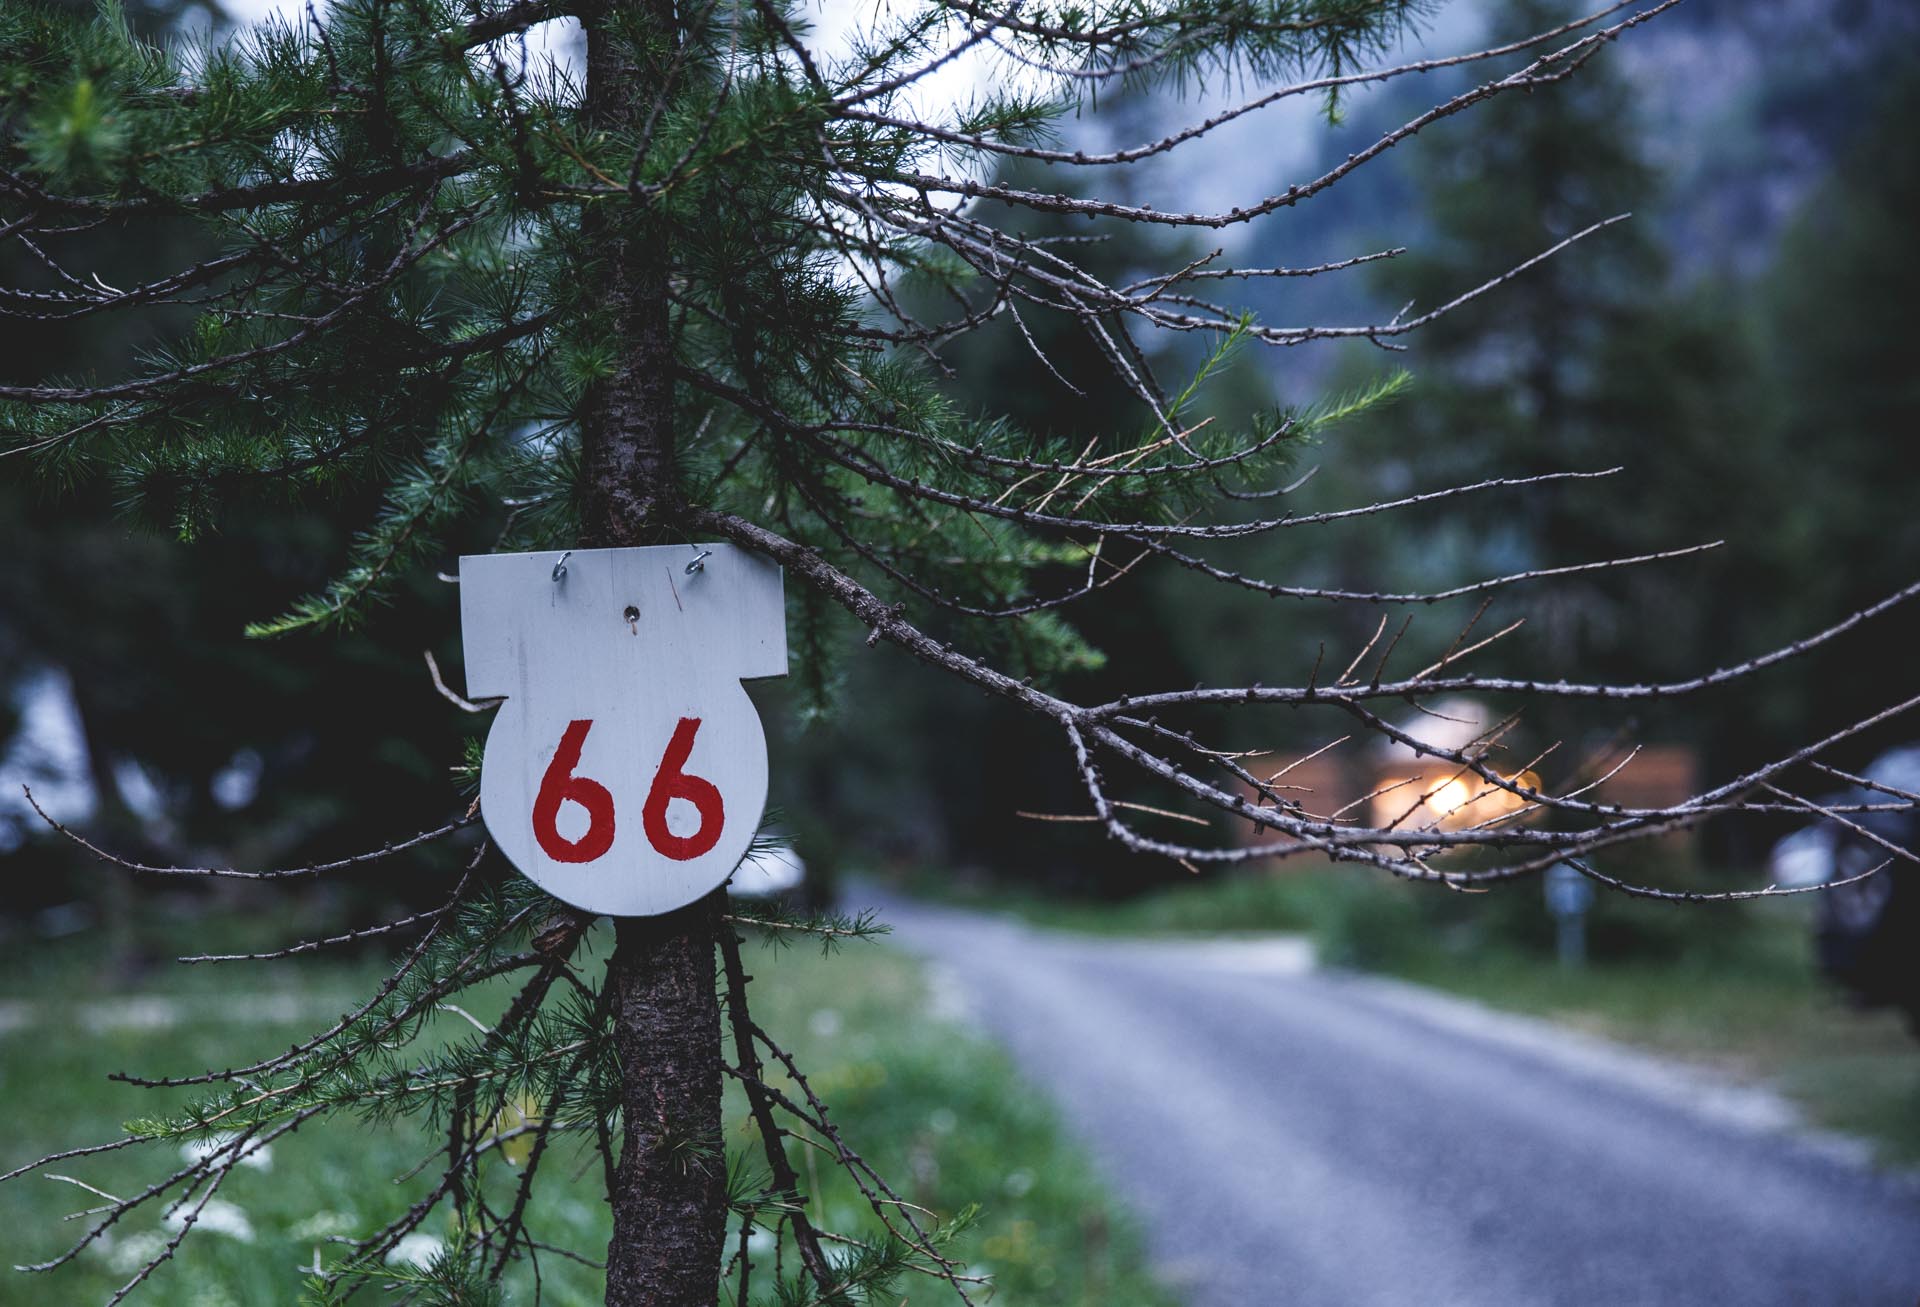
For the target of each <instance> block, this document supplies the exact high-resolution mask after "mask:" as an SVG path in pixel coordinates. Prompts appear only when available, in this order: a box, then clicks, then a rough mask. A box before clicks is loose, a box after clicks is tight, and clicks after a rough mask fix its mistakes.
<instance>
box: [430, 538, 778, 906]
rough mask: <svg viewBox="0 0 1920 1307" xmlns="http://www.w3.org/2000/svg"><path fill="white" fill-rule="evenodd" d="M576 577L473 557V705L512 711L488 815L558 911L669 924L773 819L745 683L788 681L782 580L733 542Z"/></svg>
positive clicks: (466, 630)
mask: <svg viewBox="0 0 1920 1307" xmlns="http://www.w3.org/2000/svg"><path fill="white" fill-rule="evenodd" d="M696 557H699V561H700V566H699V567H698V568H697V569H695V570H693V571H691V572H689V571H688V570H687V566H688V564H689V563H690V562H692V561H694V559H695V558H696ZM562 562H563V556H562V555H561V554H560V553H558V552H555V553H544V554H479V555H473V556H469V557H466V558H462V559H461V560H460V630H461V636H462V639H463V642H464V644H465V646H466V662H467V695H468V697H470V698H474V699H488V698H499V697H504V698H505V700H506V702H505V703H503V704H502V705H501V706H500V711H499V713H498V715H497V716H495V717H494V719H493V728H492V730H490V731H489V732H488V733H487V751H486V757H485V759H484V760H483V762H482V765H481V769H480V812H481V815H482V817H483V818H484V819H485V821H486V824H487V832H488V833H489V834H490V835H491V836H492V837H493V840H494V842H495V843H496V844H497V845H498V846H499V848H500V851H501V852H502V853H504V854H506V855H507V858H508V859H509V860H510V861H511V862H512V863H513V864H514V866H516V867H518V868H520V870H521V871H523V872H525V873H526V875H527V876H528V877H529V878H530V879H531V880H532V881H533V882H534V883H535V884H536V885H539V886H540V887H541V888H542V889H544V890H546V891H547V892H548V893H549V894H552V895H553V896H554V897H555V898H559V899H564V900H565V901H566V902H568V903H571V904H573V905H574V906H576V907H581V908H586V909H588V910H589V911H593V912H604V913H609V914H611V915H614V916H622V917H645V916H653V915H655V914H657V913H661V912H670V911H672V910H673V909H674V908H678V907H683V906H685V905H686V904H688V903H691V902H693V901H694V900H695V899H697V898H699V897H701V896H702V895H704V894H706V893H707V892H708V891H709V890H712V889H714V888H716V887H717V886H719V885H721V884H722V883H724V882H725V881H726V879H727V877H728V876H730V875H731V874H732V873H733V869H734V867H735V866H737V865H738V864H739V862H740V859H741V858H743V857H744V856H746V852H747V848H748V845H749V844H751V843H752V840H753V833H754V830H755V829H756V828H757V827H758V826H759V824H760V814H761V811H762V810H763V809H764V808H765V807H766V802H767V740H766V736H765V734H764V733H763V732H762V731H761V728H760V714H759V713H758V712H757V711H756V710H755V708H754V706H753V701H752V700H751V699H749V698H748V697H747V692H746V690H745V689H744V688H743V687H742V686H741V681H743V680H750V679H753V678H756V677H763V676H785V675H786V674H787V628H786V613H785V607H784V604H783V602H782V594H781V579H780V569H779V567H778V566H776V565H775V564H773V563H771V562H768V561H767V560H766V559H764V558H762V557H760V556H759V555H757V554H751V553H748V552H746V551H744V550H741V549H738V548H736V547H734V546H732V545H703V546H701V552H700V553H698V554H697V553H696V551H694V550H691V549H687V548H684V547H678V546H660V547H655V548H645V549H576V550H574V551H573V552H572V553H570V554H567V555H565V556H564V566H561V565H560V564H562Z"/></svg>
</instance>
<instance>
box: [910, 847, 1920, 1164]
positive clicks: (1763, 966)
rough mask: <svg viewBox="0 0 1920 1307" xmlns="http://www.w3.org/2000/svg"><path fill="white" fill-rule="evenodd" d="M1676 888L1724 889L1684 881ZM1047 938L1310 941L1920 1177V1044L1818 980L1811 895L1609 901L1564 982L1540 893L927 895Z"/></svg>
mask: <svg viewBox="0 0 1920 1307" xmlns="http://www.w3.org/2000/svg"><path fill="white" fill-rule="evenodd" d="M1651 871H1652V873H1653V874H1654V875H1656V876H1663V877H1665V878H1666V879H1665V880H1664V881H1663V882H1662V883H1682V884H1692V885H1696V886H1702V885H1707V884H1709V883H1711V881H1710V880H1709V878H1708V877H1707V874H1706V873H1704V872H1700V871H1699V870H1697V869H1690V868H1686V867H1684V866H1681V867H1675V866H1671V865H1669V866H1666V867H1655V868H1652V869H1651ZM923 888H932V889H935V891H936V892H938V893H940V894H942V896H944V897H947V898H951V899H958V900H960V901H963V902H973V903H976V904H978V905H981V906H992V907H995V908H998V909H1001V910H1008V911H1013V912H1015V913H1018V914H1019V915H1021V916H1023V917H1025V918H1026V919H1028V920H1031V921H1034V922H1036V923H1038V924H1043V925H1048V926H1053V927H1056V928H1060V929H1070V930H1081V931H1091V932H1098V933H1103V934H1116V933H1119V934H1133V933H1144V934H1167V933H1175V934H1177V933H1183V932H1191V933H1217V932H1226V933H1242V932H1256V931H1295V932H1302V933H1306V934H1308V935H1311V936H1312V937H1313V938H1314V940H1315V942H1316V943H1317V945H1318V946H1319V949H1320V952H1321V955H1322V957H1323V959H1324V960H1326V961H1328V962H1331V963H1334V964H1336V965H1344V966H1351V967H1357V968H1362V969H1366V970H1371V971H1378V972H1382V973H1385V974H1389V975H1395V976H1400V977H1403V978H1405V979H1408V980H1412V981H1417V982H1419V983H1421V984H1425V985H1431V986H1433V987H1435V988H1437V989H1443V990H1447V991H1450V992H1452V993H1456V994H1461V995H1464V996H1466V997H1469V998H1473V999H1477V1000H1479V1001H1481V1002H1484V1003H1488V1004H1490V1005H1492V1006H1495V1007H1502V1008H1507V1009H1510V1010H1513V1011H1519V1012H1526V1013H1531V1014H1535V1015H1539V1016H1545V1017H1549V1018H1552V1019H1554V1020H1556V1021H1560V1022H1564V1023H1566V1024H1568V1025H1572V1026H1576V1027H1578V1028H1581V1029H1583V1030H1588V1031H1591V1032H1594V1033H1598V1034H1602V1035H1606V1036H1609V1037H1611V1038H1614V1039H1619V1040H1622V1041H1625V1042H1628V1043H1633V1044H1639V1045H1641V1046H1644V1047H1649V1048H1654V1049H1657V1050H1659V1051H1662V1052H1665V1053H1669V1054H1672V1055H1674V1056H1677V1057H1680V1058H1684V1059H1687V1060H1690V1061H1693V1062H1697V1063H1701V1064H1704V1065H1708V1066H1711V1067H1713V1068H1716V1069H1718V1070H1722V1071H1725V1072H1728V1073H1730V1074H1732V1075H1735V1076H1737V1077H1740V1078H1742V1079H1745V1080H1749V1081H1754V1082H1761V1083H1766V1084H1769V1085H1772V1086H1774V1087H1775V1088H1777V1089H1779V1090H1781V1091H1782V1092H1784V1093H1785V1094H1786V1095H1787V1096H1788V1097H1790V1098H1791V1099H1793V1100H1794V1101H1796V1102H1797V1103H1799V1104H1800V1106H1801V1108H1802V1109H1803V1110H1804V1111H1805V1113H1806V1114H1807V1116H1808V1118H1809V1119H1810V1120H1812V1121H1814V1122H1816V1123H1818V1124H1820V1125H1823V1126H1827V1127H1830V1128H1833V1129H1837V1130H1843V1131H1846V1132H1849V1133H1854V1134H1858V1135H1861V1136H1863V1137H1866V1138H1868V1139H1870V1140H1872V1141H1873V1142H1874V1143H1875V1144H1876V1146H1877V1149H1878V1153H1879V1156H1880V1157H1881V1158H1882V1160H1884V1161H1886V1162H1889V1163H1892V1164H1898V1165H1915V1164H1920V1041H1916V1040H1915V1039H1914V1038H1913V1037H1912V1036H1911V1035H1910V1034H1909V1033H1908V1031H1907V1030H1906V1028H1905V1026H1904V1024H1903V1022H1902V1020H1901V1019H1900V1018H1899V1017H1898V1016H1897V1015H1895V1014H1893V1013H1890V1012H1885V1011H1878V1012H1861V1011H1857V1010H1855V1009H1853V1008H1851V1007H1850V1006H1849V1005H1848V1004H1847V1002H1846V1001H1845V999H1844V998H1843V996H1842V995H1841V994H1840V993H1839V992H1838V991H1836V990H1835V989H1834V988H1833V987H1831V986H1830V985H1828V984H1827V983H1826V982H1825V981H1824V980H1823V979H1822V978H1821V977H1820V975H1819V973H1818V970H1817V968H1816V967H1815V964H1814V958H1813V952H1812V934H1811V920H1812V911H1813V904H1812V902H1811V900H1810V899H1808V898H1806V897H1798V898H1784V899H1775V900H1769V901H1761V902H1752V901H1750V902H1743V903H1719V904H1669V903H1653V902H1648V901H1645V900H1631V899H1626V898H1624V897H1622V896H1619V895H1611V894H1606V893H1604V892H1603V894H1602V896H1601V897H1600V899H1599V900H1598V901H1597V902H1596V903H1595V906H1594V908H1593V911H1592V914H1591V928H1590V938H1591V942H1592V951H1593V955H1594V956H1593V960H1592V962H1591V963H1590V964H1589V965H1588V966H1586V967H1584V968H1577V969H1576V968H1566V967H1562V966H1560V965H1559V964H1558V962H1557V961H1556V960H1555V958H1554V955H1553V951H1552V946H1551V923H1550V921H1549V919H1548V917H1547V915H1546V913H1545V911H1544V909H1543V907H1542V906H1541V896H1540V889H1539V886H1538V885H1537V884H1534V883H1527V884H1522V885H1518V886H1515V887H1512V888H1510V889H1506V890H1502V891H1499V892H1496V893H1493V894H1474V895H1465V894H1449V893H1443V892H1441V891H1438V890H1434V889H1432V888H1429V887H1426V886H1419V885H1410V884H1405V883H1401V882H1397V881H1390V880H1386V879H1384V878H1382V877H1379V876H1377V875H1374V874H1371V873H1369V872H1367V871H1365V870H1361V869H1351V868H1333V867H1324V866H1322V867H1304V868H1301V869H1299V870H1288V871H1285V872H1282V873H1279V874H1272V875H1259V874H1255V875H1248V876H1239V877H1232V878H1220V879H1212V880H1205V881H1200V882H1197V883H1194V884H1185V885H1177V886H1174V887H1172V888H1169V889H1166V890H1162V891H1160V892H1157V893H1153V894H1147V895H1143V896H1141V897H1139V898H1135V899H1132V900H1128V901H1125V902H1120V903H1111V904H1104V903H1091V902H1085V901H1061V900H1056V899H1043V898H1038V897H1034V896H1023V895H1020V894H1018V893H1013V894H1009V893H1007V892H1005V891H1003V890H1001V889H998V888H995V889H993V890H992V891H991V892H986V891H983V890H980V889H974V890H967V889H965V888H960V887H955V886H953V885H946V886H943V887H929V886H923Z"/></svg>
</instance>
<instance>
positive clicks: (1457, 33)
mask: <svg viewBox="0 0 1920 1307" xmlns="http://www.w3.org/2000/svg"><path fill="white" fill-rule="evenodd" d="M223 4H224V5H225V8H226V9H227V11H228V12H229V13H230V14H231V15H232V16H233V17H234V18H235V19H236V20H239V21H242V22H249V23H254V22H260V21H262V20H264V19H266V18H267V17H268V16H270V15H273V14H279V15H280V16H281V17H283V18H286V19H287V20H288V21H291V22H296V23H298V22H302V21H304V19H305V14H306V6H305V4H304V2H303V0H291V2H290V0H223ZM895 8H896V6H895V5H894V4H892V3H890V0H860V2H859V3H845V2H834V0H827V2H825V3H823V2H822V0H812V3H811V4H810V5H809V9H810V11H811V13H812V22H813V39H812V40H811V41H810V42H809V43H810V44H811V45H813V46H814V47H815V48H816V49H818V50H823V51H826V52H829V53H831V52H834V51H838V50H843V49H844V48H845V43H846V40H847V38H848V36H849V34H850V33H852V32H854V31H856V30H857V29H858V27H859V26H860V25H861V24H862V23H866V22H871V21H873V20H874V19H875V18H876V17H884V16H885V15H886V14H887V13H888V12H889V11H892V10H894V9H895ZM1484 29H1485V18H1484V5H1483V3H1482V2H1481V0H1460V2H1458V3H1454V4H1448V5H1444V6H1443V7H1442V8H1441V9H1440V10H1439V11H1438V12H1437V13H1435V14H1434V15H1432V16H1431V17H1430V18H1428V19H1427V20H1426V21H1425V22H1424V23H1423V24H1422V26H1421V29H1420V30H1419V31H1417V32H1414V33H1412V34H1410V35H1409V37H1408V39H1407V40H1405V41H1403V42H1402V43H1401V45H1400V47H1399V48H1398V49H1396V50H1395V51H1393V52H1392V53H1391V54H1389V55H1388V56H1386V57H1385V59H1383V60H1382V63H1383V64H1393V63H1398V62H1402V61H1404V60H1405V59H1408V58H1415V57H1422V56H1425V55H1431V54H1449V53H1455V52H1459V51H1465V50H1470V49H1472V48H1474V46H1475V44H1476V42H1477V39H1478V38H1479V37H1480V35H1481V33H1482V32H1483V31H1484ZM528 53H529V55H531V56H533V57H535V58H539V57H542V56H546V55H551V56H552V57H554V58H555V59H557V60H559V61H560V62H561V63H562V65H563V66H568V67H577V60H578V58H579V53H580V50H579V24H578V23H576V22H575V21H573V20H572V19H559V20H555V21H553V22H549V23H542V24H540V25H539V26H538V27H536V28H535V29H533V31H532V32H531V33H530V34H529V39H528ZM1042 80H1043V75H1042V74H1038V73H1035V72H1033V71H1032V70H1031V69H1028V68H1024V67H1022V66H1021V65H1020V64H1018V63H1016V62H1015V61H1013V60H1011V59H1008V58H1007V57H1005V56H1004V55H1001V54H999V53H997V52H995V51H992V50H990V49H987V48H985V47H975V48H974V49H972V50H969V51H967V52H966V53H964V54H962V55H960V56H959V57H957V58H955V59H953V60H951V61H950V62H948V63H946V64H945V65H943V66H942V67H940V68H939V69H937V70H936V71H935V72H934V73H933V74H932V75H931V76H930V77H928V78H927V79H925V80H924V82H922V83H921V84H920V85H919V86H918V87H917V88H916V89H915V91H914V93H913V103H914V104H915V107H916V108H917V109H918V110H919V111H920V112H922V113H938V112H940V111H942V110H945V109H948V108H951V107H952V106H953V105H955V104H957V103H962V102H964V101H966V100H968V99H970V98H971V97H973V96H974V95H975V94H977V93H978V92H979V91H981V90H982V89H983V88H985V87H988V86H1005V85H1008V84H1009V83H1012V84H1020V83H1023V82H1024V83H1028V84H1036V83H1039V82H1040V81H1042ZM1236 92H1237V95H1236V94H1235V93H1236ZM1248 93H1249V92H1248V88H1247V87H1246V86H1244V85H1238V86H1233V87H1227V86H1219V85H1216V86H1213V87H1210V88H1207V89H1205V90H1202V91H1200V92H1198V93H1196V94H1193V95H1191V96H1189V97H1187V98H1185V99H1183V100H1181V101H1180V102H1178V103H1175V102H1173V101H1172V100H1171V99H1169V100H1167V101H1166V103H1165V107H1164V109H1163V110H1162V111H1160V113H1159V114H1158V115H1156V116H1157V119H1158V121H1157V122H1155V123H1153V127H1154V130H1155V131H1164V130H1170V129H1172V128H1173V127H1175V126H1180V125H1185V124H1186V123H1188V122H1191V121H1194V120H1197V119H1202V118H1206V117H1207V116H1209V115H1211V114H1214V113H1218V112H1219V111H1220V110H1221V109H1223V108H1225V107H1227V106H1228V105H1229V104H1231V103H1233V102H1234V100H1235V99H1236V98H1244V97H1245V96H1246V95H1247V94H1248ZM1368 94H1369V91H1368V90H1367V89H1366V88H1362V89H1360V90H1359V91H1356V92H1354V93H1353V94H1352V95H1351V96H1349V97H1348V100H1349V104H1350V105H1352V104H1357V103H1359V102H1362V101H1364V100H1365V99H1366V97H1367V95H1368ZM1067 130H1068V132H1069V133H1070V134H1072V135H1073V137H1074V139H1073V141H1072V144H1074V145H1077V146H1080V147H1082V148H1088V149H1114V148H1119V147H1122V146H1125V145H1129V144H1138V142H1137V141H1127V140H1121V139H1118V138H1117V137H1114V136H1113V135H1112V134H1111V132H1109V131H1107V130H1105V129H1104V127H1103V125H1102V124H1101V123H1100V122H1099V121H1097V120H1096V119H1094V118H1089V119H1085V120H1080V121H1078V122H1070V123H1069V124H1068V125H1067ZM1325 147H1326V133H1325V130H1324V119H1323V117H1322V113H1321V102H1320V100H1319V99H1318V98H1316V97H1314V96H1311V95H1303V96H1299V97H1296V98H1294V99H1290V100H1285V101H1282V102H1280V103H1279V104H1276V105H1273V106H1271V107H1269V108H1266V109H1263V110H1261V111H1260V112H1259V113H1256V114H1250V115H1248V116H1247V117H1245V118H1242V119H1239V120H1238V121H1236V122H1233V123H1229V124H1227V125H1226V126H1224V127H1222V128H1220V129H1218V130H1216V131H1214V132H1212V133H1210V134H1208V135H1207V136H1204V137H1201V138H1200V139H1198V140H1196V141H1193V142H1191V143H1190V144H1189V145H1186V146H1183V147H1182V148H1181V149H1180V150H1179V151H1177V152H1175V153H1174V154H1173V155H1171V156H1166V157H1163V158H1161V159H1157V160H1152V161H1149V162H1147V163H1145V164H1143V165H1140V166H1139V167H1137V168H1136V169H1135V172H1134V175H1133V177H1132V178H1131V179H1130V183H1131V185H1132V186H1133V187H1134V190H1133V194H1134V196H1135V197H1136V198H1137V199H1138V200H1140V201H1142V202H1145V203H1149V204H1152V205H1154V206H1155V207H1157V208H1166V209H1183V210H1192V209H1209V210H1216V211H1218V210H1227V209H1231V208H1233V207H1234V206H1236V205H1241V206H1245V205H1250V204H1252V203H1254V202H1256V201H1258V200H1260V199H1261V198H1263V197H1265V196H1267V195H1270V194H1273V193H1275V192H1277V191H1280V190H1284V189H1285V188H1286V187H1287V186H1288V185H1289V184H1291V183H1293V182H1296V181H1305V180H1307V179H1308V176H1309V175H1310V174H1311V173H1312V172H1317V171H1318V169H1316V168H1314V164H1315V163H1316V162H1317V161H1318V160H1319V159H1320V158H1321V156H1322V155H1323V153H1324V152H1325ZM1245 238H1246V232H1245V229H1244V228H1240V229H1230V230H1229V231H1227V232H1225V233H1222V234H1221V236H1220V238H1219V240H1220V243H1222V244H1225V245H1227V246H1228V247H1229V248H1231V247H1232V246H1233V245H1234V244H1235V243H1236V242H1238V241H1243V240H1244V239H1245Z"/></svg>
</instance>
